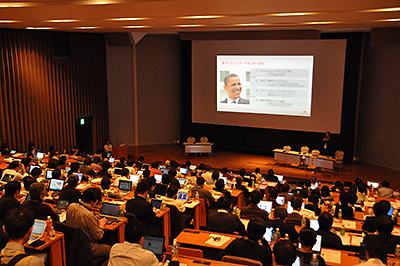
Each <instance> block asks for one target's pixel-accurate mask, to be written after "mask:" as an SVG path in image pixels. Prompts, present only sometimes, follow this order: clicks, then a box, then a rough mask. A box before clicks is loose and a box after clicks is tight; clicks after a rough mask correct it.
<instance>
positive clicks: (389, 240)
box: [364, 234, 400, 254]
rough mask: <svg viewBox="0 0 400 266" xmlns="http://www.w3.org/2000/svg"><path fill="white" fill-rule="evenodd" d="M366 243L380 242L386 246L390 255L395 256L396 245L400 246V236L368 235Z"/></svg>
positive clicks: (365, 239)
mask: <svg viewBox="0 0 400 266" xmlns="http://www.w3.org/2000/svg"><path fill="white" fill-rule="evenodd" d="M366 241H380V242H382V243H383V244H384V245H385V247H386V252H387V253H388V254H394V250H395V249H396V245H397V244H400V236H394V235H386V234H377V235H367V236H365V238H364V242H366Z"/></svg>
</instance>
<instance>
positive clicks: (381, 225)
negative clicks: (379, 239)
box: [375, 215, 394, 235]
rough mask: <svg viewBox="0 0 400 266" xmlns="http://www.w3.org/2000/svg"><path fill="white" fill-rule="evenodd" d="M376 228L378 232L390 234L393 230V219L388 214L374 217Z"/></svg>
mask: <svg viewBox="0 0 400 266" xmlns="http://www.w3.org/2000/svg"><path fill="white" fill-rule="evenodd" d="M375 225H376V230H377V231H378V232H379V234H388V235H390V234H391V233H392V231H393V227H394V223H393V220H392V219H390V217H389V216H388V215H381V216H379V217H377V218H376V222H375Z"/></svg>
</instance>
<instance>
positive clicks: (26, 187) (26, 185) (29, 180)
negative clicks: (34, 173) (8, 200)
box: [20, 175, 37, 202]
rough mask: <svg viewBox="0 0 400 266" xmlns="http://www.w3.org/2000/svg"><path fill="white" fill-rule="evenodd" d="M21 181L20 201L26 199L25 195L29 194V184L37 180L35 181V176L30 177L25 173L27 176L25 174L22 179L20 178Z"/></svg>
mask: <svg viewBox="0 0 400 266" xmlns="http://www.w3.org/2000/svg"><path fill="white" fill-rule="evenodd" d="M22 182H23V183H24V190H23V191H21V193H20V194H21V196H23V200H22V201H25V200H26V196H28V195H29V188H30V186H31V185H32V184H33V183H35V182H37V181H36V178H33V177H31V176H30V175H27V176H25V177H24V178H23V179H22ZM22 201H21V202H22Z"/></svg>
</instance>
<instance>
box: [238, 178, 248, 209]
mask: <svg viewBox="0 0 400 266" xmlns="http://www.w3.org/2000/svg"><path fill="white" fill-rule="evenodd" d="M242 183H243V178H242V177H236V189H237V190H241V191H242V192H243V197H244V199H245V203H246V205H249V204H250V200H249V197H250V193H249V190H248V189H247V187H245V186H243V185H242Z"/></svg>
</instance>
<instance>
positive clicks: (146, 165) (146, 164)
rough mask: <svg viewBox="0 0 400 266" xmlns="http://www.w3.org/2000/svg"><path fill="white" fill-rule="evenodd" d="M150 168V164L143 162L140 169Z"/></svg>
mask: <svg viewBox="0 0 400 266" xmlns="http://www.w3.org/2000/svg"><path fill="white" fill-rule="evenodd" d="M149 168H150V164H148V163H144V164H142V170H148V169H149Z"/></svg>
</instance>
